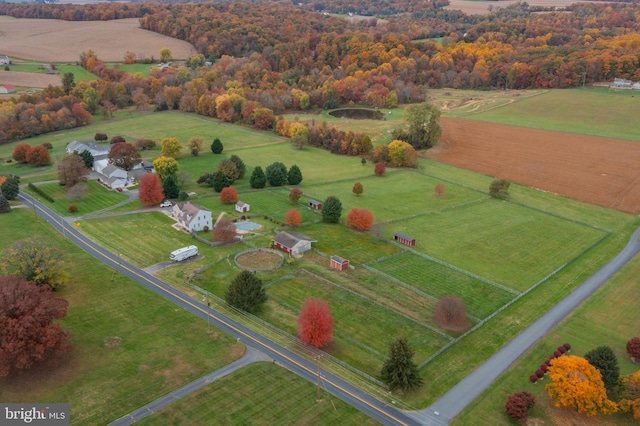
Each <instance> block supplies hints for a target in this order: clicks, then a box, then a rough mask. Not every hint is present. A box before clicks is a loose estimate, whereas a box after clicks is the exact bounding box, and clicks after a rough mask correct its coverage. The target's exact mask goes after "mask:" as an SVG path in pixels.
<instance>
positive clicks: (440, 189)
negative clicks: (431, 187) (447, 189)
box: [435, 183, 444, 198]
mask: <svg viewBox="0 0 640 426" xmlns="http://www.w3.org/2000/svg"><path fill="white" fill-rule="evenodd" d="M435 191H436V195H437V196H438V197H440V198H442V197H443V196H444V184H443V183H439V184H437V185H436V189H435Z"/></svg>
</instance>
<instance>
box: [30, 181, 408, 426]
mask: <svg viewBox="0 0 640 426" xmlns="http://www.w3.org/2000/svg"><path fill="white" fill-rule="evenodd" d="M18 198H19V199H20V200H21V201H22V202H24V203H26V204H27V205H34V204H33V199H32V197H30V196H28V195H27V194H20V195H19V196H18ZM35 208H36V212H37V213H38V214H39V215H40V216H42V217H43V218H45V219H46V220H47V222H49V223H50V224H51V225H52V226H53V227H54V228H55V229H57V230H58V231H60V232H61V233H62V234H63V235H64V236H65V237H66V238H68V239H69V240H70V241H72V242H73V243H75V244H77V245H78V246H79V247H80V248H82V249H83V250H85V251H86V252H87V253H89V254H91V255H92V256H94V257H95V258H96V259H98V260H100V261H102V262H103V263H105V264H106V265H108V266H109V267H112V268H114V269H116V270H117V271H118V272H120V273H121V274H123V275H125V276H127V277H129V278H131V279H133V280H135V281H137V282H138V283H140V284H141V285H143V286H144V287H146V288H148V289H149V290H151V291H153V292H155V293H156V294H158V295H160V296H162V297H164V298H165V299H167V300H168V301H170V302H172V303H174V304H175V305H177V306H179V307H181V308H183V309H185V310H187V311H189V312H191V313H192V314H194V315H196V316H198V317H199V318H201V319H203V320H207V316H209V320H210V321H211V324H212V325H213V326H215V327H217V328H219V329H220V330H222V331H223V332H225V333H228V334H230V335H231V336H234V337H236V338H237V339H239V341H241V342H242V343H244V344H245V345H247V346H250V347H253V348H255V349H257V350H259V351H261V352H263V353H264V354H265V355H266V356H268V357H270V358H271V359H273V360H274V361H275V362H276V363H277V364H279V365H281V366H283V367H285V368H287V369H288V370H290V371H292V372H294V373H296V374H298V375H299V376H301V377H303V378H304V379H306V380H308V381H310V382H312V383H316V382H317V365H316V364H315V362H312V361H308V360H307V359H305V358H303V357H301V356H299V355H297V354H295V353H293V352H291V351H289V350H288V349H286V348H284V347H282V346H280V345H278V344H277V343H275V342H272V341H271V340H269V339H267V338H265V337H263V336H261V335H259V334H258V333H256V332H254V331H253V330H251V329H249V328H247V327H245V326H243V325H242V324H240V323H237V322H236V321H234V320H232V319H230V318H228V317H226V316H225V315H223V314H221V313H219V312H217V311H215V310H214V309H207V306H206V305H205V304H203V303H201V302H200V301H198V300H195V299H193V298H191V297H189V296H187V295H185V294H183V293H181V292H179V291H178V290H176V289H174V288H173V287H171V286H169V285H168V284H165V283H164V282H162V281H160V280H159V279H157V278H156V277H154V276H153V275H151V274H148V273H147V272H145V271H143V270H141V269H139V268H137V267H135V266H133V265H131V264H130V263H128V262H126V261H124V260H122V259H120V258H119V257H118V256H117V255H115V254H113V253H111V252H109V251H108V250H105V249H104V248H102V247H100V246H98V245H96V244H95V243H94V242H93V241H91V240H89V239H88V238H87V237H85V236H84V235H83V234H82V233H80V232H79V231H78V230H77V229H75V225H73V224H68V223H67V222H66V221H64V220H62V219H61V218H60V217H59V216H57V215H56V214H55V213H54V212H52V211H51V210H50V209H48V208H47V207H46V206H44V205H42V204H40V203H39V202H38V201H35ZM321 376H322V386H323V389H324V390H325V391H327V392H329V393H330V394H332V395H334V396H336V397H337V398H340V399H341V400H343V401H344V402H346V403H347V404H349V405H351V406H353V407H354V408H356V409H357V410H359V411H361V412H363V413H365V414H366V415H368V416H369V417H371V418H373V419H375V420H376V421H378V422H380V423H381V424H384V425H419V424H420V422H419V421H417V420H416V419H414V418H413V417H411V416H410V415H409V414H407V413H406V412H404V411H401V410H399V409H397V408H396V407H393V406H389V405H387V404H385V403H384V402H381V401H379V400H377V399H376V398H374V397H372V396H371V395H369V394H367V393H366V392H363V391H362V390H360V389H358V388H357V387H355V386H353V385H351V384H349V383H347V382H345V381H344V380H342V379H340V378H339V377H336V376H335V375H333V374H331V373H329V372H327V371H324V370H323V371H322V372H321Z"/></svg>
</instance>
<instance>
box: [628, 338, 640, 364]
mask: <svg viewBox="0 0 640 426" xmlns="http://www.w3.org/2000/svg"><path fill="white" fill-rule="evenodd" d="M627 353H628V354H629V355H631V358H633V359H634V360H640V337H633V338H632V339H631V340H629V341H628V342H627Z"/></svg>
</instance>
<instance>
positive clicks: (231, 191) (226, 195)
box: [220, 186, 238, 204]
mask: <svg viewBox="0 0 640 426" xmlns="http://www.w3.org/2000/svg"><path fill="white" fill-rule="evenodd" d="M220 201H221V202H222V203H224V204H235V203H237V202H238V192H237V191H236V190H235V188H232V187H230V186H227V187H226V188H222V191H220Z"/></svg>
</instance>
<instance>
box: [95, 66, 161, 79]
mask: <svg viewBox="0 0 640 426" xmlns="http://www.w3.org/2000/svg"><path fill="white" fill-rule="evenodd" d="M155 65H156V64H123V63H119V62H117V63H110V64H107V67H109V68H115V67H116V66H117V67H118V68H119V69H121V70H122V71H125V72H128V73H129V74H136V73H141V74H142V75H144V76H145V77H146V76H148V75H149V71H150V70H151V67H153V66H155Z"/></svg>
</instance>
